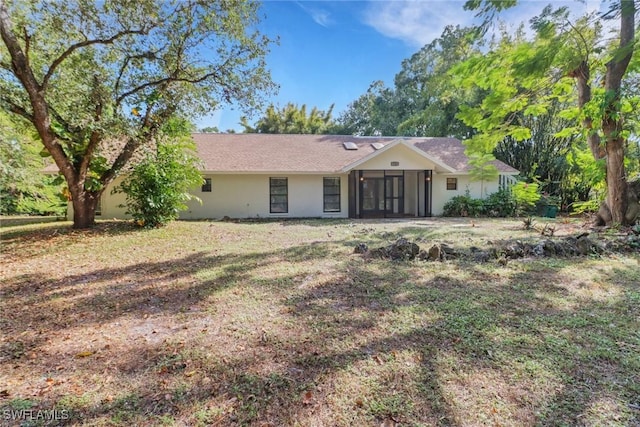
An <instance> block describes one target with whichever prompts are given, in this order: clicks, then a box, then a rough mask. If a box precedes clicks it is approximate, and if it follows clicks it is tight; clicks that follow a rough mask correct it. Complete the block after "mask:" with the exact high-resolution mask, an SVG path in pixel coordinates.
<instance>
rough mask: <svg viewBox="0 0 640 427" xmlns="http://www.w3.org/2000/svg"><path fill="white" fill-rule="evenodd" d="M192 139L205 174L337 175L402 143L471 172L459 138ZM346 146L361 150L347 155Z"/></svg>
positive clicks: (199, 135)
mask: <svg viewBox="0 0 640 427" xmlns="http://www.w3.org/2000/svg"><path fill="white" fill-rule="evenodd" d="M193 139H194V141H195V143H196V146H197V149H198V154H199V156H200V158H201V159H202V161H203V162H204V170H205V171H206V172H236V173H237V172H252V173H259V172H298V173H300V172H311V173H312V172H338V171H341V170H342V169H343V168H345V167H347V166H348V165H350V164H352V163H354V162H356V161H358V160H360V159H362V158H363V157H366V156H367V155H369V154H371V153H373V152H374V151H376V150H375V149H374V148H373V146H372V145H371V144H373V143H379V144H382V145H385V146H386V145H388V144H390V143H392V142H394V141H397V140H402V141H404V142H406V143H409V144H412V145H414V146H415V147H416V148H418V149H419V150H421V151H423V152H425V154H426V155H427V156H428V157H429V158H432V159H437V160H439V161H440V162H441V163H443V164H446V165H447V166H449V167H451V168H453V169H455V170H456V171H459V172H468V170H469V164H468V158H467V156H466V155H465V154H464V146H463V145H462V143H461V142H460V140H458V139H455V138H422V137H417V138H405V137H375V136H365V137H362V136H349V135H278V134H242V133H239V134H222V133H195V134H193ZM345 142H353V143H355V144H356V145H357V146H358V149H357V150H346V149H345V148H344V146H343V143H345ZM493 163H494V164H495V166H496V167H497V168H498V171H500V172H504V173H517V170H516V169H514V168H512V167H511V166H509V165H507V164H505V163H503V162H500V161H495V162H493Z"/></svg>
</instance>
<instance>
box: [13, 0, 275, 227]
mask: <svg viewBox="0 0 640 427" xmlns="http://www.w3.org/2000/svg"><path fill="white" fill-rule="evenodd" d="M259 7H260V5H259V4H258V3H257V2H253V1H249V0H246V1H245V0H233V1H209V2H204V1H195V0H168V1H161V0H137V1H133V2H132V1H125V0H106V1H100V2H91V1H89V2H86V1H69V2H67V1H46V0H33V1H27V0H16V1H11V2H4V1H3V2H0V8H1V9H2V13H0V25H1V26H2V34H3V37H2V40H3V43H0V108H2V109H3V110H4V111H10V112H11V113H12V114H17V115H19V116H21V117H23V118H25V119H27V120H28V121H30V122H31V123H32V124H34V125H36V126H35V128H37V129H38V132H39V134H40V139H41V141H42V143H43V144H44V146H45V148H46V151H47V153H48V154H50V155H51V156H52V157H53V158H54V160H55V162H56V164H57V165H58V166H59V168H60V170H61V172H62V173H63V174H64V178H65V180H66V181H67V184H68V186H67V187H68V189H69V191H70V192H71V195H72V196H73V203H74V215H75V217H74V227H78V228H84V227H88V226H91V225H92V224H93V222H94V216H93V210H92V209H91V207H92V204H93V203H95V202H94V201H95V200H96V197H95V196H99V193H100V192H101V191H103V190H104V188H105V187H106V185H107V184H109V183H110V182H112V181H113V180H114V179H115V178H116V177H117V176H118V174H119V173H120V172H122V171H123V170H126V166H127V164H128V163H129V161H130V160H131V159H132V158H133V155H134V153H135V152H137V151H138V150H139V149H140V148H145V147H146V148H149V147H151V146H153V144H154V141H156V140H157V136H158V132H160V129H161V128H162V126H163V124H164V123H165V122H166V121H167V120H169V119H170V118H171V117H173V116H175V115H179V116H182V117H187V118H190V119H192V118H195V117H198V116H201V115H204V114H207V113H209V112H210V111H212V110H214V109H216V108H219V106H220V104H221V103H234V104H235V105H237V106H238V107H240V108H241V109H242V110H243V111H246V112H251V111H255V110H256V109H257V108H259V107H260V106H261V105H262V103H263V101H264V98H263V96H264V95H265V94H270V93H272V92H273V91H274V90H275V85H274V84H273V82H272V81H271V77H270V75H269V72H268V70H267V68H266V61H265V58H266V55H267V53H268V51H269V48H270V46H271V44H272V41H271V40H269V39H268V38H267V37H265V36H263V35H262V34H260V32H258V31H256V25H257V24H258V23H259V15H258V9H259ZM12 64H13V65H14V66H12ZM105 153H108V155H106V154H105ZM76 219H77V221H76Z"/></svg>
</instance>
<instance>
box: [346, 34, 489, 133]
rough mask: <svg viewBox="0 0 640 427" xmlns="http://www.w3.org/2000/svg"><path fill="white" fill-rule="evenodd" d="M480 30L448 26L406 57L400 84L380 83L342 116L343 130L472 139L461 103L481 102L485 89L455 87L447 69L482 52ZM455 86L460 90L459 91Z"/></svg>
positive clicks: (396, 79) (376, 82)
mask: <svg viewBox="0 0 640 427" xmlns="http://www.w3.org/2000/svg"><path fill="white" fill-rule="evenodd" d="M479 41H480V40H479V39H478V31H477V30H474V29H461V28H459V27H453V26H447V27H446V28H445V29H444V31H443V33H442V35H441V36H440V37H439V38H437V39H435V40H434V41H433V42H431V43H429V44H427V45H425V46H424V47H422V48H421V49H420V50H419V51H418V52H416V53H415V54H413V55H412V56H411V57H410V58H408V59H405V60H404V61H402V69H401V70H400V72H399V73H398V74H396V76H395V79H394V86H393V87H392V88H390V87H386V86H385V84H384V82H382V81H375V82H373V83H372V84H371V85H370V86H369V89H368V90H367V92H366V93H365V94H363V95H362V96H360V97H359V98H358V99H356V100H355V101H353V102H352V103H350V104H349V106H348V107H347V110H346V111H345V112H343V113H342V114H341V115H340V117H339V118H338V120H337V121H338V125H339V127H338V129H339V130H338V131H337V133H344V134H355V135H382V136H394V135H403V136H455V137H458V138H465V137H469V136H470V135H472V134H473V133H474V129H473V127H471V126H468V125H466V124H464V123H463V122H462V121H461V120H460V119H458V118H457V117H456V114H457V112H458V105H460V104H461V103H467V104H473V103H476V102H478V101H477V99H478V97H479V95H480V94H479V91H477V90H475V89H470V90H460V89H459V88H454V87H453V86H452V84H451V82H450V80H451V79H450V78H449V76H448V75H447V71H448V70H449V69H450V68H451V67H452V66H453V65H455V64H456V63H457V62H459V61H461V60H463V59H466V58H468V57H469V56H470V55H472V54H473V53H474V52H478V43H479ZM454 89H455V90H454Z"/></svg>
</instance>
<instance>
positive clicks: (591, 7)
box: [364, 0, 604, 47]
mask: <svg viewBox="0 0 640 427" xmlns="http://www.w3.org/2000/svg"><path fill="white" fill-rule="evenodd" d="M464 3H465V1H464V0H413V1H404V0H403V1H385V2H381V1H371V2H369V3H368V5H367V9H366V11H365V13H364V22H365V23H366V24H367V25H369V26H371V27H373V28H374V29H375V30H376V31H378V32H379V33H381V34H383V35H385V36H387V37H390V38H394V39H399V40H402V41H404V42H405V43H407V44H408V45H410V46H414V47H422V46H424V45H425V44H427V43H430V42H431V41H433V40H434V39H436V38H438V37H440V35H442V31H443V30H444V28H445V27H446V26H447V25H454V26H455V25H460V26H461V27H465V26H470V25H473V24H477V23H479V22H480V18H476V17H475V12H474V11H466V10H464V8H463V6H464ZM550 3H551V4H552V6H554V7H560V6H566V7H568V8H569V10H570V11H571V17H572V19H575V18H577V17H579V16H582V15H584V14H586V13H589V12H594V11H602V8H603V7H604V6H603V4H602V2H601V1H600V0H586V1H585V2H579V1H574V0H554V1H551V0H528V1H521V2H519V3H518V5H517V6H516V7H513V8H510V9H507V10H505V11H503V12H502V13H500V14H499V15H498V19H499V20H500V21H501V22H502V23H503V24H505V25H506V26H507V28H508V29H513V30H515V29H517V28H518V27H519V26H520V24H521V23H524V25H525V28H527V27H528V25H529V20H530V19H531V18H533V17H534V16H536V15H538V14H540V13H541V12H542V10H543V9H544V8H545V7H546V6H547V5H549V4H550Z"/></svg>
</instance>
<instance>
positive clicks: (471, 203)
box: [443, 192, 484, 216]
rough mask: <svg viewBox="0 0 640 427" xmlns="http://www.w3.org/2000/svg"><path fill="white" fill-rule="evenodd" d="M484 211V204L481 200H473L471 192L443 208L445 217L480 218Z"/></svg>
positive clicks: (458, 197)
mask: <svg viewBox="0 0 640 427" xmlns="http://www.w3.org/2000/svg"><path fill="white" fill-rule="evenodd" d="M483 211H484V204H483V202H482V200H480V199H473V198H471V196H469V192H467V194H465V195H464V196H455V197H453V198H452V199H451V200H449V201H448V202H447V203H445V205H444V208H443V215H444V216H479V215H481V214H482V213H483Z"/></svg>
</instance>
